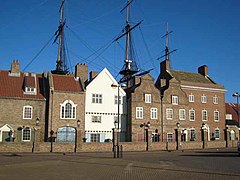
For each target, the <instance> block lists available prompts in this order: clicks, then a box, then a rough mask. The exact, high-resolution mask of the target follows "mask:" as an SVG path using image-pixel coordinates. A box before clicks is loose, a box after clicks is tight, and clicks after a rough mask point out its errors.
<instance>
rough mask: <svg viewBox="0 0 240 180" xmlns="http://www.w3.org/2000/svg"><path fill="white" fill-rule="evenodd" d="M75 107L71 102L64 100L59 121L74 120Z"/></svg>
mask: <svg viewBox="0 0 240 180" xmlns="http://www.w3.org/2000/svg"><path fill="white" fill-rule="evenodd" d="M76 106H77V104H74V103H73V102H72V101H71V100H66V101H65V102H64V103H63V104H61V113H60V118H61V119H76Z"/></svg>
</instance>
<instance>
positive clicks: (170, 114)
mask: <svg viewBox="0 0 240 180" xmlns="http://www.w3.org/2000/svg"><path fill="white" fill-rule="evenodd" d="M166 118H167V119H168V120H172V119H173V109H171V108H167V109H166Z"/></svg>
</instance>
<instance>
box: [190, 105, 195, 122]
mask: <svg viewBox="0 0 240 180" xmlns="http://www.w3.org/2000/svg"><path fill="white" fill-rule="evenodd" d="M190 111H193V113H194V119H191V118H190V117H191V113H190ZM188 113H189V114H188V118H189V121H195V110H194V109H193V108H192V109H189V111H188Z"/></svg>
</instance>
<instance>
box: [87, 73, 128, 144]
mask: <svg viewBox="0 0 240 180" xmlns="http://www.w3.org/2000/svg"><path fill="white" fill-rule="evenodd" d="M118 97H119V102H118ZM118 103H119V104H118ZM124 105H125V92H124V90H123V89H122V88H121V87H119V85H118V82H117V81H116V80H115V79H114V77H113V76H112V75H111V73H110V72H109V71H108V70H107V69H106V68H104V69H103V70H102V71H101V72H100V73H99V74H97V73H96V72H91V73H90V79H89V82H88V84H87V86H86V101H85V107H86V111H85V138H86V142H109V141H111V140H112V139H113V131H112V129H113V128H114V127H115V126H116V128H118V127H117V126H118V111H119V131H120V132H121V133H120V134H121V138H120V140H121V141H125V131H126V124H125V120H126V114H125V110H124ZM118 106H119V107H118ZM118 108H119V109H118Z"/></svg>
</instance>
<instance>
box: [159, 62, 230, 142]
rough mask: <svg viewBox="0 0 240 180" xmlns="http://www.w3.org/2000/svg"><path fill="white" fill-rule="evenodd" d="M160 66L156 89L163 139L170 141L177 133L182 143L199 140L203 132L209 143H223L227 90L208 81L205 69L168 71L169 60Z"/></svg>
mask: <svg viewBox="0 0 240 180" xmlns="http://www.w3.org/2000/svg"><path fill="white" fill-rule="evenodd" d="M160 66H161V67H160V69H161V73H160V75H159V77H158V80H157V82H156V86H157V87H158V88H159V89H160V91H161V97H162V98H161V99H162V104H163V106H162V108H163V110H162V112H163V115H162V121H163V126H162V127H161V128H162V132H163V134H162V135H161V136H162V137H163V138H162V139H163V140H165V141H173V140H174V139H175V132H176V130H177V131H179V132H180V135H181V136H180V138H181V141H196V140H197V141H201V140H202V130H204V131H206V132H207V138H206V139H207V140H208V141H210V140H224V138H225V136H224V132H225V92H226V90H225V89H224V87H223V86H222V85H219V84H217V83H215V82H214V81H213V80H212V79H211V78H210V76H209V74H208V67H207V66H206V65H204V66H201V67H199V68H198V73H192V72H184V71H176V70H172V69H170V62H169V60H165V61H163V62H161V65H160ZM177 125H178V126H177Z"/></svg>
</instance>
